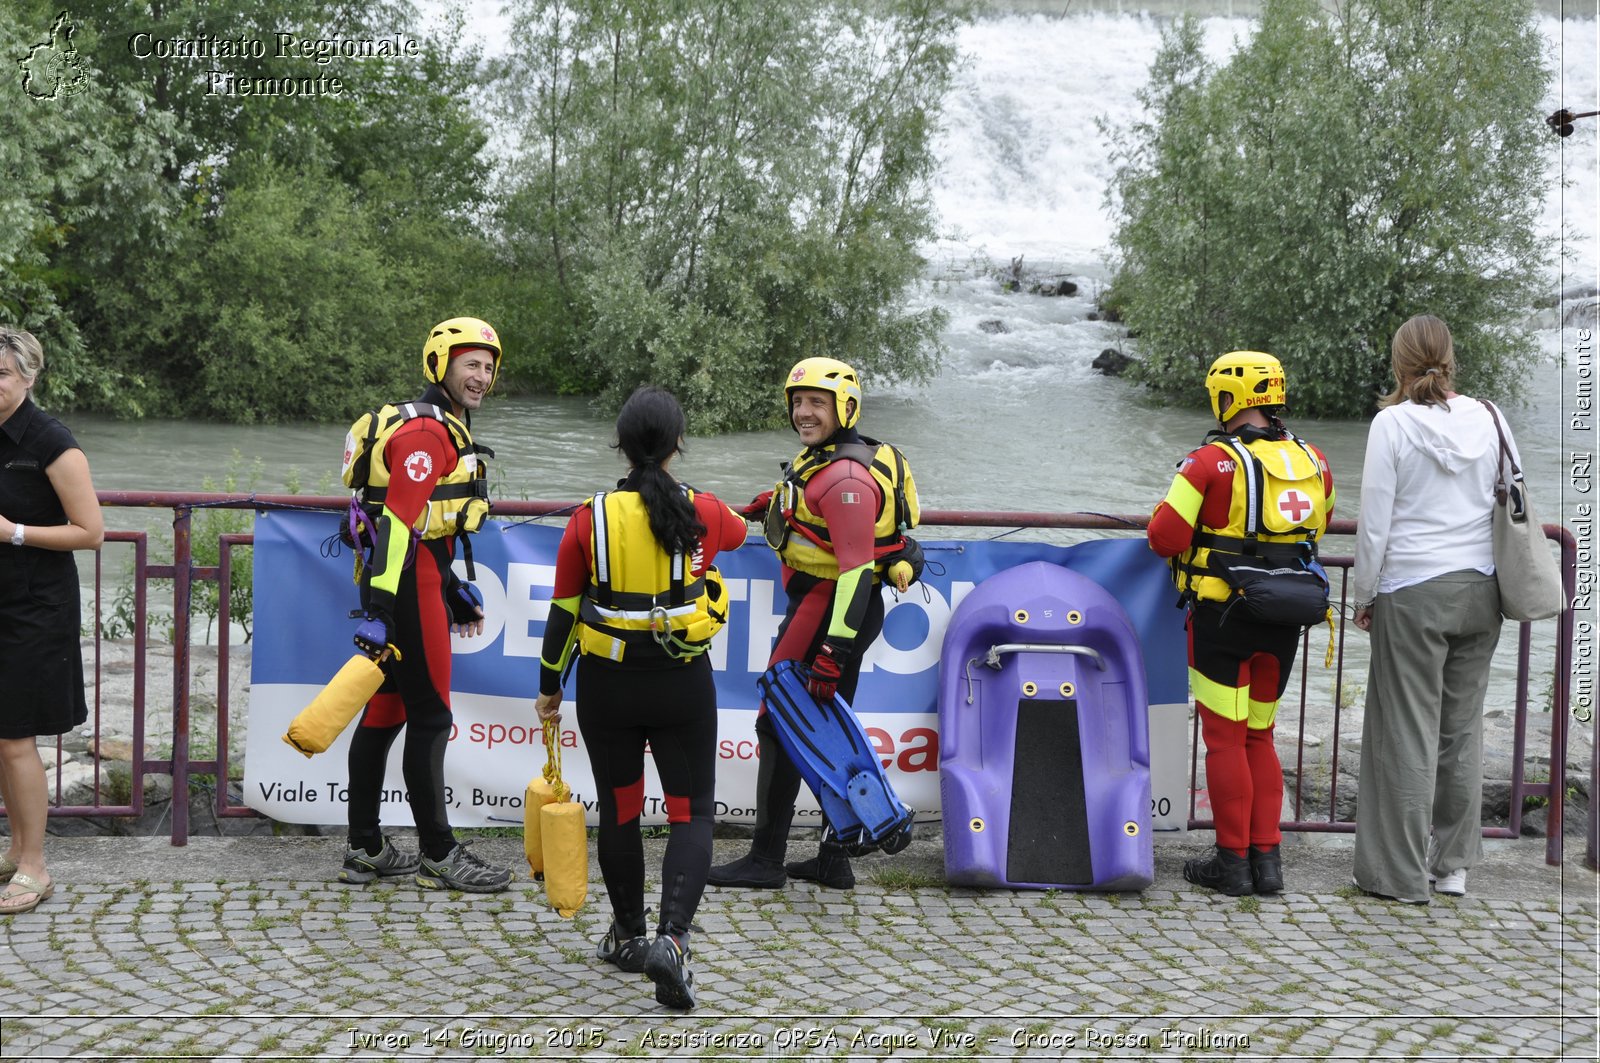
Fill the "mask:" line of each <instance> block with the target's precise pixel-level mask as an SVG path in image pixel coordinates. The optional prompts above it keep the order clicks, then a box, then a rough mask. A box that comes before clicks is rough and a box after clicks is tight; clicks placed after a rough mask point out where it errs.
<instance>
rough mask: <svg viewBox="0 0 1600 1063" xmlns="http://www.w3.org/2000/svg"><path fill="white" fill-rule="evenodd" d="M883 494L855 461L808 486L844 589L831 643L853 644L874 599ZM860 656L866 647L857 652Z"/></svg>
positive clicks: (824, 472) (825, 471)
mask: <svg viewBox="0 0 1600 1063" xmlns="http://www.w3.org/2000/svg"><path fill="white" fill-rule="evenodd" d="M882 501H883V492H882V490H881V489H880V488H879V487H878V481H876V480H874V479H873V478H872V474H871V473H870V472H868V471H867V470H866V469H865V468H863V467H862V466H861V465H859V464H857V463H856V462H853V461H834V462H829V463H828V464H827V465H826V466H824V467H823V468H821V469H819V470H817V472H816V473H814V474H813V475H812V477H811V478H810V479H809V480H807V481H806V505H807V506H808V507H809V508H810V510H811V512H813V513H815V514H816V515H817V516H819V517H821V518H822V520H823V522H824V523H826V524H827V526H828V538H829V541H830V542H831V543H832V545H833V556H834V558H835V559H836V560H837V561H838V563H839V583H838V587H837V589H836V590H835V591H834V595H833V607H832V608H831V609H830V610H829V614H828V621H827V633H828V638H829V639H831V640H833V641H834V642H836V643H840V642H849V643H852V644H853V643H854V641H855V638H856V635H857V634H858V633H859V632H860V630H861V622H862V620H863V618H864V617H865V616H866V615H867V605H868V603H869V602H870V601H871V598H872V595H874V594H876V593H878V590H877V584H876V583H875V582H874V579H873V572H872V563H873V561H874V560H875V558H874V553H873V540H874V538H875V534H874V533H875V530H876V526H877V523H878V507H879V506H880V505H881V504H882ZM854 648H855V652H857V653H860V652H861V651H862V650H864V649H865V648H866V647H864V646H856V647H854Z"/></svg>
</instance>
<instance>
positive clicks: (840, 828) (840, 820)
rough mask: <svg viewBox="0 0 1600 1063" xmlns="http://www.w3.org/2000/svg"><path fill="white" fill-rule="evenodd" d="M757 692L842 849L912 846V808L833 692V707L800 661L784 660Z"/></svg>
mask: <svg viewBox="0 0 1600 1063" xmlns="http://www.w3.org/2000/svg"><path fill="white" fill-rule="evenodd" d="M756 686H757V688H758V689H759V690H760V692H761V700H762V701H763V702H764V703H765V704H766V706H767V711H768V712H769V713H771V714H772V722H773V723H774V725H775V729H776V730H777V732H778V741H779V743H780V744H781V745H782V746H783V750H784V752H785V753H787V754H789V759H790V760H792V761H794V764H795V767H797V768H798V769H799V770H800V777H801V778H802V779H804V780H805V781H806V785H807V786H809V787H811V792H812V793H814V794H816V796H817V803H818V804H820V805H821V806H822V813H823V815H824V816H826V817H827V820H828V825H829V827H830V828H831V829H832V832H833V834H834V836H835V837H836V838H837V839H838V841H839V843H840V844H841V845H842V846H843V847H844V849H845V851H846V852H847V853H849V854H850V855H851V856H860V855H862V854H863V853H869V852H872V851H873V850H875V849H882V850H883V851H884V852H887V853H897V852H899V851H900V850H902V849H904V848H905V847H906V846H907V845H908V844H909V843H910V841H911V820H912V812H911V809H909V808H907V807H906V806H905V805H904V804H903V803H902V802H901V801H900V798H899V797H898V796H896V795H895V792H894V788H893V787H891V786H890V785H889V779H888V776H886V775H885V774H884V772H883V765H882V764H881V763H880V762H879V760H878V753H877V751H876V750H874V749H873V748H872V743H871V742H870V741H869V740H868V739H867V732H866V731H865V730H864V729H863V728H862V726H861V721H860V720H858V719H856V714H855V713H854V712H852V711H851V710H850V706H849V705H848V704H846V703H845V701H844V699H843V698H841V697H839V696H838V695H837V694H836V695H834V697H833V700H832V701H828V702H820V701H818V700H817V699H816V698H815V697H813V696H812V694H811V692H810V691H809V690H807V689H806V676H805V670H804V669H803V668H802V667H801V666H800V665H799V663H798V662H795V661H779V662H778V663H777V664H775V665H773V666H772V668H770V669H768V670H767V671H766V672H765V673H763V675H762V676H761V678H760V679H758V680H756Z"/></svg>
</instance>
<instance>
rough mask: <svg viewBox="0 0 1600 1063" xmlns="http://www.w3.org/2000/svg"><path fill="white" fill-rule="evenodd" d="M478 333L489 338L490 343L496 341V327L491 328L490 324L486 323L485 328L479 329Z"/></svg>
mask: <svg viewBox="0 0 1600 1063" xmlns="http://www.w3.org/2000/svg"><path fill="white" fill-rule="evenodd" d="M478 334H479V335H480V336H482V337H483V338H484V339H486V340H488V341H489V342H490V343H493V342H494V329H492V328H490V327H489V326H488V325H485V326H483V328H481V329H479V330H478Z"/></svg>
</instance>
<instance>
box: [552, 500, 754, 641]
mask: <svg viewBox="0 0 1600 1063" xmlns="http://www.w3.org/2000/svg"><path fill="white" fill-rule="evenodd" d="M683 492H684V494H685V495H686V496H687V497H688V499H689V501H690V502H693V501H694V492H693V491H692V490H690V489H689V488H687V487H685V488H683ZM584 504H585V505H586V506H588V507H589V508H590V510H591V511H592V516H593V531H592V532H591V539H590V543H591V545H592V547H593V549H592V551H591V553H592V555H593V557H594V568H593V571H591V572H590V573H589V584H588V586H586V587H585V588H584V591H583V601H582V602H580V603H579V605H578V649H579V650H580V651H582V652H583V653H593V654H598V655H599V656H601V657H605V658H606V659H608V660H612V661H618V662H620V661H622V660H623V659H624V658H625V657H626V658H628V659H630V660H639V659H641V658H643V659H649V658H672V659H674V660H680V661H687V660H691V659H693V658H695V657H698V656H700V654H702V653H704V652H705V651H706V649H707V648H708V647H709V646H710V645H711V637H712V636H713V635H715V634H716V633H717V632H718V631H720V630H722V626H723V625H724V624H726V623H727V622H728V591H727V588H726V587H724V586H723V582H722V574H721V573H720V572H718V571H717V568H716V566H715V565H712V566H710V567H709V568H707V569H706V572H705V575H703V576H701V577H699V578H692V577H691V576H690V564H691V562H692V559H691V558H688V557H685V556H684V555H683V554H682V553H674V554H668V553H667V552H666V551H665V550H663V549H662V548H661V546H660V545H659V544H658V543H657V542H656V540H655V536H654V534H653V533H652V532H651V531H650V514H649V511H648V510H646V509H645V504H644V499H643V498H642V497H641V496H640V494H639V492H637V491H602V492H600V493H599V494H597V495H595V496H594V497H593V498H591V499H589V500H588V501H587V502H585V503H584ZM646 544H648V545H646Z"/></svg>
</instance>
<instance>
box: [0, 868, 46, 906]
mask: <svg viewBox="0 0 1600 1063" xmlns="http://www.w3.org/2000/svg"><path fill="white" fill-rule="evenodd" d="M55 891H56V884H55V883H54V882H47V883H40V881H39V880H38V879H36V878H34V877H33V876H32V875H30V874H27V873H26V872H23V871H18V872H17V873H16V874H14V875H12V876H11V881H10V882H9V883H7V884H6V888H5V889H4V890H3V891H0V915H21V914H22V913H23V912H31V911H33V910H34V909H35V908H37V907H39V905H40V904H42V903H44V902H45V901H47V900H49V899H50V895H51V894H53V893H55ZM30 893H31V894H33V900H32V901H29V902H27V903H24V904H16V905H7V904H5V903H4V902H6V901H9V900H11V899H12V898H13V897H23V896H26V895H28V894H30Z"/></svg>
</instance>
